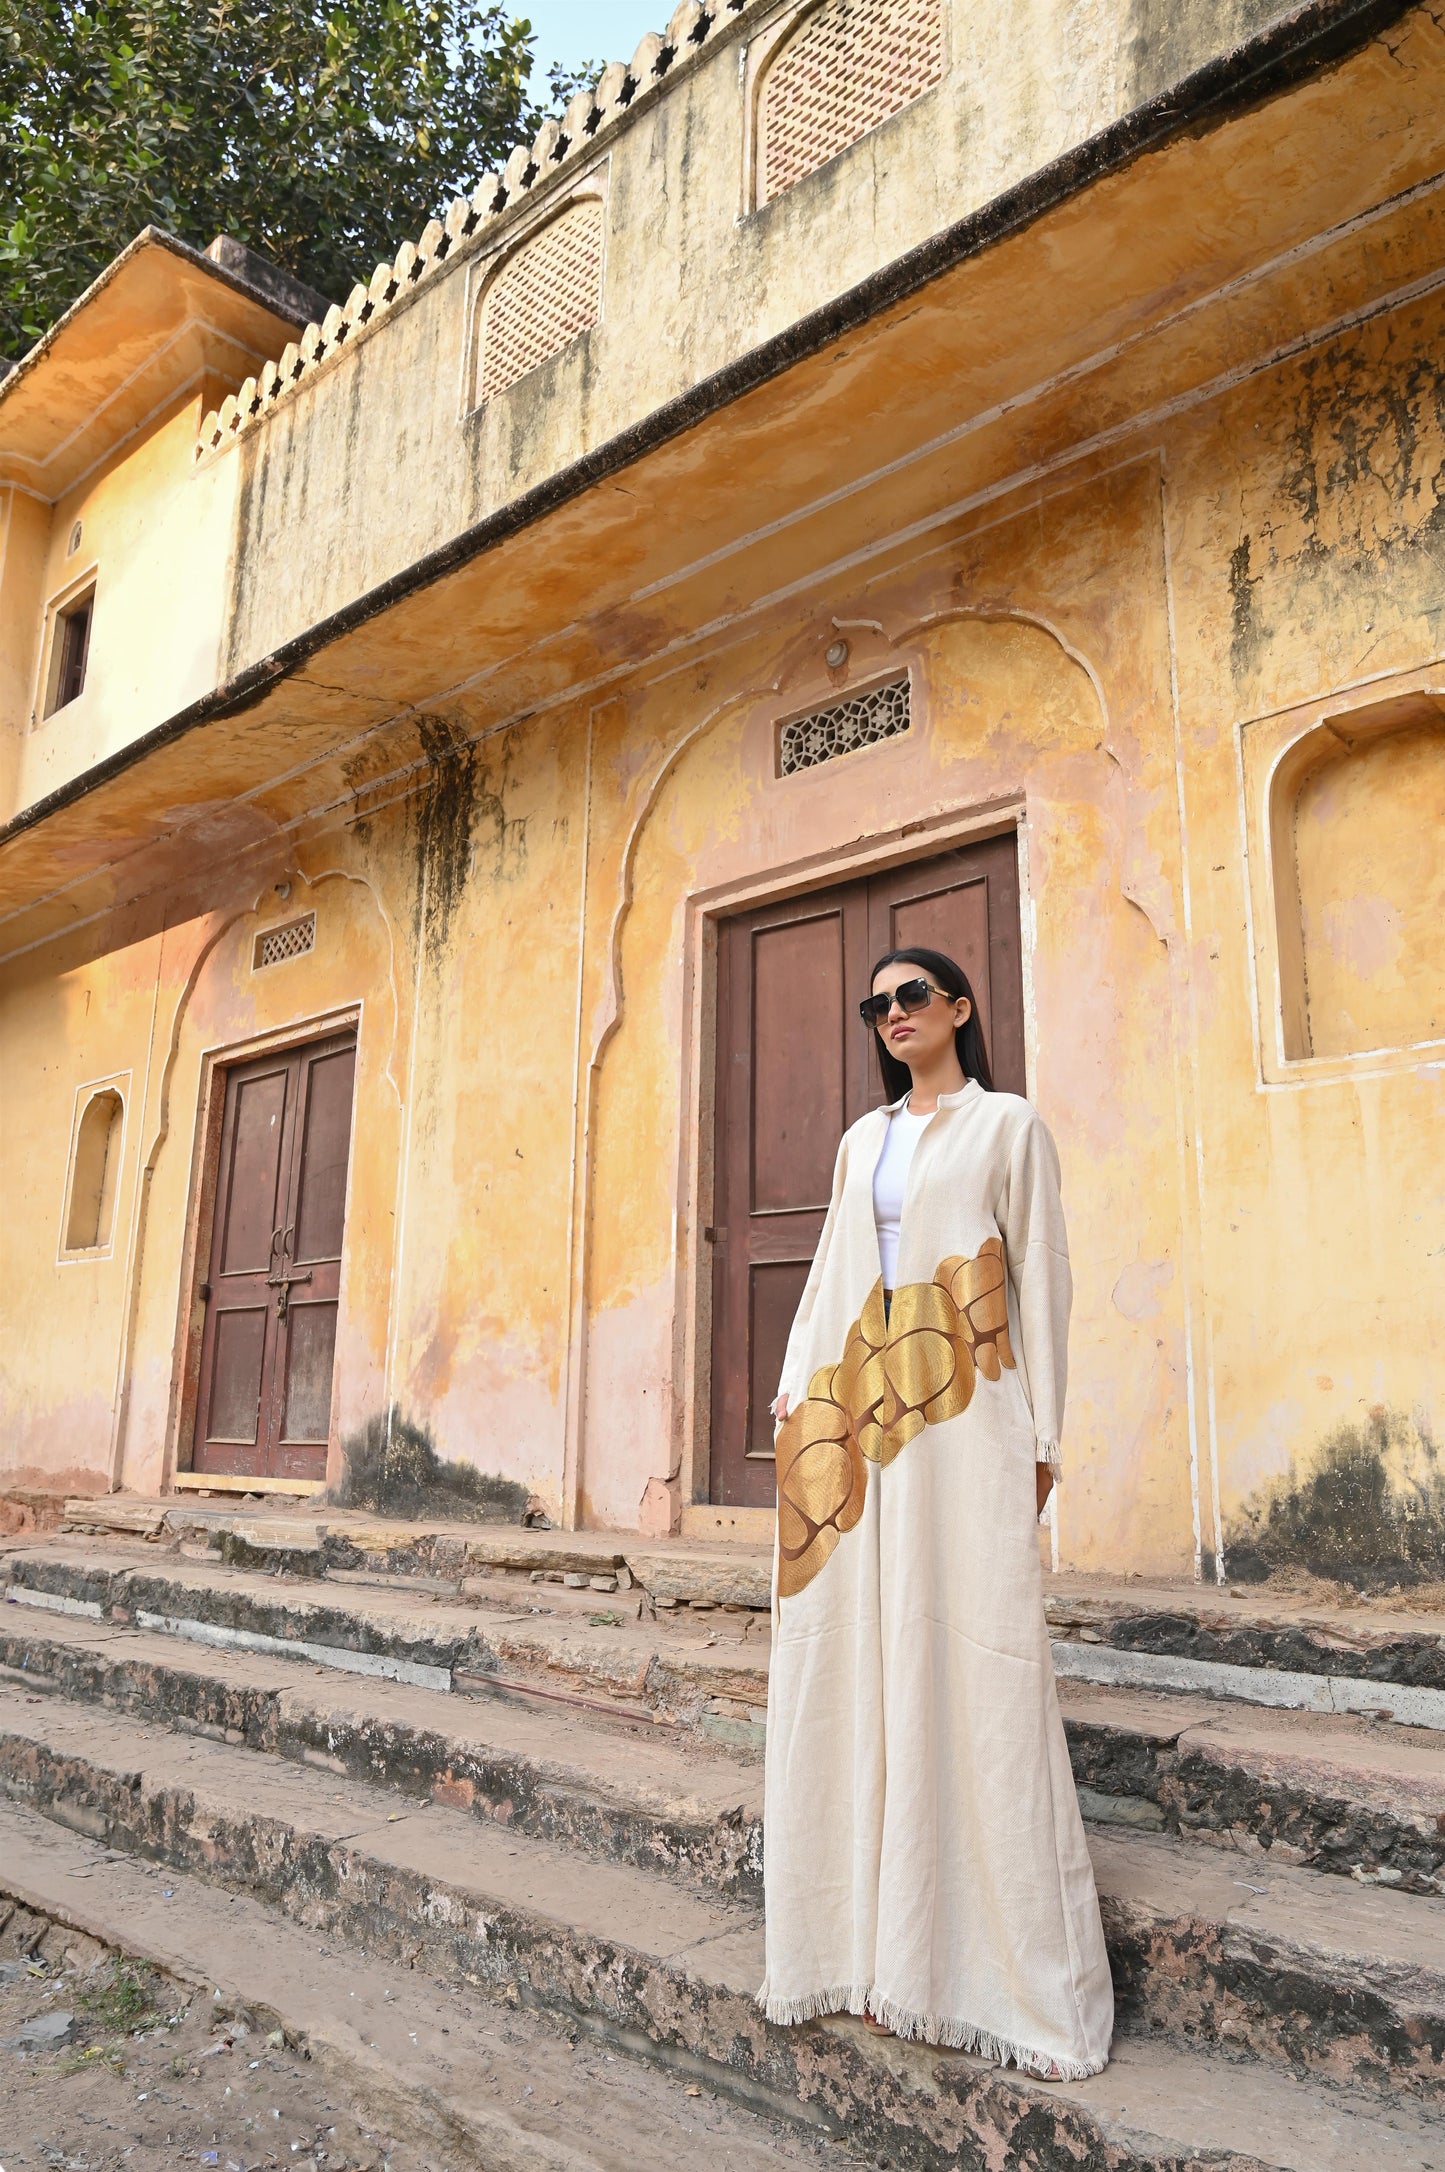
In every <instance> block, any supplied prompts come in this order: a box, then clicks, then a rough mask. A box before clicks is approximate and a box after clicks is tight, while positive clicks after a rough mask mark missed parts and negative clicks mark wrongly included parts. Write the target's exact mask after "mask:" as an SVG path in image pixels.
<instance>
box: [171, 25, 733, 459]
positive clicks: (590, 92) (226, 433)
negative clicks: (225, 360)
mask: <svg viewBox="0 0 1445 2172" xmlns="http://www.w3.org/2000/svg"><path fill="white" fill-rule="evenodd" d="M748 5H749V0H711V5H704V4H703V0H681V4H680V5H679V6H677V7H675V8H674V9H673V11H672V14H671V16H670V17H669V18H668V23H667V28H666V29H665V30H663V31H656V30H650V31H648V33H647V35H646V36H645V37H644V38H643V39H642V41H641V43H640V44H639V45H638V48H637V50H636V52H635V53H634V54H633V56H632V59H631V61H630V62H624V61H620V60H614V61H611V62H610V63H609V64H608V66H607V67H605V68H604V69H603V70H602V73H601V74H600V75H599V77H598V78H597V81H596V82H595V83H594V84H593V85H592V86H591V87H590V89H586V90H579V91H578V93H577V95H576V96H575V97H574V98H573V100H572V101H571V103H570V105H569V106H568V107H567V110H566V112H565V113H564V114H563V115H562V117H561V119H560V120H557V119H555V118H550V119H548V120H545V121H544V122H543V123H542V126H541V128H540V129H539V130H538V132H537V135H536V137H535V139H534V140H533V142H531V143H530V144H519V145H518V146H517V148H516V149H515V150H514V151H513V152H512V154H511V156H510V158H509V159H508V160H507V163H506V165H505V167H504V168H503V170H502V172H501V173H500V174H486V175H484V177H483V179H482V180H481V182H480V183H479V185H478V186H477V187H476V188H475V189H474V190H473V191H472V194H471V195H470V196H469V197H467V196H458V197H457V198H456V199H455V200H454V201H453V202H452V203H450V204H449V205H448V206H447V209H446V213H445V216H444V217H443V218H441V219H431V220H429V221H428V223H427V225H426V227H425V229H424V231H423V232H422V234H421V235H420V237H419V238H418V239H417V240H416V241H414V242H413V241H404V242H403V243H402V245H401V247H400V248H399V249H398V251H397V253H396V256H395V257H394V258H393V260H392V262H391V263H390V264H378V265H377V267H376V270H375V271H374V272H373V273H372V275H371V281H370V283H369V285H367V286H364V287H363V286H360V285H358V286H354V287H353V288H352V290H351V292H350V294H349V295H348V296H347V298H346V301H345V303H344V304H337V303H333V304H332V306H331V308H330V309H328V310H327V312H326V317H325V320H324V322H323V323H321V324H308V325H307V327H306V329H305V331H304V332H303V333H302V334H301V337H300V339H299V341H296V342H295V343H293V344H292V345H290V346H288V347H287V348H286V349H285V351H284V353H283V354H282V355H281V356H280V358H279V359H278V360H277V361H275V362H268V363H267V364H266V365H265V367H264V368H263V369H262V370H261V371H260V373H259V375H257V376H256V377H254V378H251V377H248V378H247V380H246V382H245V384H243V385H242V386H241V388H240V390H239V391H238V392H236V393H234V394H232V395H231V396H230V397H228V398H227V399H226V400H224V401H223V402H222V403H221V406H220V407H219V408H218V409H215V410H213V411H212V413H210V414H209V415H207V416H206V418H205V421H204V422H203V423H202V424H201V428H200V434H199V436H198V438H197V440H196V446H195V453H194V458H195V459H196V460H202V459H204V458H205V457H206V456H207V454H210V453H216V452H220V451H222V450H223V449H224V448H225V447H226V446H227V445H230V444H234V443H235V441H236V439H237V438H239V437H242V436H244V435H245V433H246V432H247V431H248V430H251V429H254V428H255V427H256V425H257V424H258V423H260V422H261V421H263V420H264V419H265V417H266V416H267V415H269V414H271V413H272V412H273V411H274V410H275V409H276V408H277V407H278V406H279V405H280V404H281V403H282V402H283V401H286V400H288V399H290V398H291V396H292V395H293V394H294V393H295V392H296V391H297V390H298V389H299V388H300V387H301V386H302V385H303V384H305V383H306V382H307V381H308V380H309V379H310V378H311V377H313V376H314V375H315V373H316V371H317V370H318V369H320V367H321V366H322V364H323V363H325V362H327V361H330V360H331V359H332V358H333V357H335V356H336V355H337V354H339V353H340V352H341V350H342V348H343V347H344V346H345V345H346V343H347V341H348V340H350V339H351V338H352V336H353V334H356V333H360V332H362V331H364V330H366V329H368V328H369V327H371V326H372V325H374V324H376V323H378V322H379V321H380V320H381V318H382V317H384V316H385V315H386V313H387V311H388V310H390V309H391V308H393V307H394V306H395V304H396V302H397V301H398V299H399V298H400V297H401V296H403V295H405V294H408V293H410V292H411V290H412V289H413V288H414V287H417V286H419V285H420V284H421V282H422V281H423V280H424V279H426V278H428V277H429V276H430V274H431V273H433V272H434V271H436V270H437V268H438V267H439V266H440V265H442V264H443V263H445V261H446V259H447V258H448V257H449V256H450V255H451V253H452V252H453V250H455V249H456V248H458V247H459V246H460V245H461V244H462V243H463V242H466V241H471V240H472V239H474V238H475V236H476V235H477V234H479V233H480V232H481V231H482V229H483V228H484V227H486V226H489V225H490V224H492V223H493V221H495V220H497V219H500V218H501V217H502V216H503V214H504V213H506V212H508V211H510V210H513V209H515V207H516V206H517V205H518V204H519V203H521V202H524V201H525V200H526V198H527V197H528V195H529V194H530V193H531V191H532V190H533V189H535V188H536V186H537V184H538V182H539V181H543V180H546V179H548V178H550V176H551V175H552V174H554V173H556V172H557V171H558V170H559V169H560V168H562V167H564V166H566V165H567V164H568V163H569V162H571V161H572V160H574V159H578V158H580V156H581V155H582V154H583V153H584V152H587V151H590V150H591V149H592V146H593V144H594V143H595V141H596V139H597V137H598V135H599V134H600V132H601V131H602V130H603V129H604V128H606V127H608V126H609V125H611V124H612V123H613V122H615V121H618V120H620V119H621V118H622V117H623V116H625V115H626V113H627V112H628V111H629V110H630V108H631V107H632V106H633V105H634V104H635V103H636V101H637V99H638V97H639V96H640V95H641V93H642V92H643V91H645V90H648V89H650V88H652V86H653V85H654V84H657V83H660V82H661V81H662V79H663V78H664V77H665V76H666V75H667V73H668V72H669V70H670V69H671V68H672V67H673V66H674V64H675V63H676V62H677V61H678V60H679V59H680V58H687V57H690V54H691V53H692V52H695V51H698V50H700V49H701V48H702V47H703V46H705V45H706V44H707V43H708V41H709V39H710V38H712V36H713V35H714V34H715V33H716V32H717V31H719V30H722V29H725V28H727V27H728V26H729V25H731V24H732V23H734V22H735V21H736V20H737V18H738V17H739V16H740V15H741V14H742V13H743V11H744V10H745V8H746V7H747V6H748Z"/></svg>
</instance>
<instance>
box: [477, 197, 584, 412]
mask: <svg viewBox="0 0 1445 2172" xmlns="http://www.w3.org/2000/svg"><path fill="white" fill-rule="evenodd" d="M601 302H602V206H601V204H600V203H599V202H598V201H597V200H596V199H595V198H594V197H587V198H584V200H583V201H582V202H581V203H578V204H573V205H572V206H571V208H570V209H569V210H567V211H564V212H561V213H560V214H559V216H558V217H557V218H555V219H553V220H552V222H551V224H550V225H548V226H544V227H543V228H542V231H541V232H540V234H538V235H537V236H536V237H535V238H534V239H533V240H531V241H528V242H524V243H523V244H522V246H521V248H520V249H518V251H517V253H516V255H515V256H513V257H511V258H509V260H508V261H507V262H506V263H505V264H504V265H503V266H502V268H501V270H500V271H499V272H498V273H497V275H496V277H495V278H494V279H493V281H492V283H491V285H490V286H489V287H488V288H487V291H486V294H485V296H484V298H483V301H482V322H481V340H480V348H481V351H480V354H479V357H478V362H477V404H478V406H480V405H481V403H482V402H483V400H489V399H491V398H492V396H493V394H494V393H498V392H505V390H506V388H507V386H508V385H514V384H515V383H516V382H517V379H518V378H519V377H525V376H526V374H527V372H528V371H529V370H534V369H536V368H537V366H538V364H539V363H541V362H545V361H546V360H547V359H548V357H549V356H551V355H554V354H559V353H560V352H561V350H562V349H563V348H564V347H565V346H567V344H568V343H569V341H571V340H574V339H576V337H577V335H578V334H579V333H580V332H585V331H586V330H587V329H588V327H589V326H590V325H594V324H595V323H596V322H597V315H598V310H599V309H600V307H601Z"/></svg>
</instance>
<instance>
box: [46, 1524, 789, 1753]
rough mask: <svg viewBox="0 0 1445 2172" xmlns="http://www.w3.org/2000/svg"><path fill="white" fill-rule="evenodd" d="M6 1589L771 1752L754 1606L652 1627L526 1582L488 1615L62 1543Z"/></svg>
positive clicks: (67, 1607)
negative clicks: (764, 1730)
mask: <svg viewBox="0 0 1445 2172" xmlns="http://www.w3.org/2000/svg"><path fill="white" fill-rule="evenodd" d="M559 1596H560V1597H561V1598H562V1599H565V1600H568V1601H570V1600H571V1599H572V1597H573V1594H571V1593H567V1592H565V1591H563V1592H562V1593H560V1594H559ZM6 1597H7V1598H8V1599H9V1600H11V1601H12V1602H14V1603H15V1604H18V1605H24V1606H28V1607H34V1608H39V1609H41V1610H48V1611H54V1612H60V1613H68V1614H73V1615H75V1616H77V1617H79V1618H82V1619H91V1620H95V1621H123V1622H127V1623H134V1624H136V1625H137V1626H139V1627H142V1628H147V1629H157V1630H161V1631H163V1632H164V1633H166V1634H169V1635H178V1636H184V1637H187V1638H189V1639H190V1640H191V1641H195V1642H204V1643H211V1644H215V1645H217V1646H218V1647H226V1648H229V1649H236V1650H240V1649H247V1650H251V1651H258V1652H269V1653H273V1654H276V1655H280V1656H288V1655H289V1656H300V1657H303V1658H309V1659H312V1660H314V1661H316V1662H317V1663H321V1664H326V1665H330V1666H336V1667H341V1668H344V1669H346V1670H347V1671H348V1672H352V1673H359V1674H371V1675H378V1676H387V1677H389V1678H391V1679H393V1680H396V1681H404V1682H410V1683H412V1684H413V1685H415V1686H416V1687H419V1688H429V1689H448V1688H458V1689H461V1690H463V1691H464V1692H466V1693H469V1694H474V1695H486V1694H510V1695H516V1696H527V1695H532V1696H535V1697H537V1698H539V1699H543V1698H545V1699H547V1700H550V1701H559V1702H567V1703H570V1704H572V1705H574V1706H576V1707H578V1708H580V1709H583V1710H589V1711H592V1712H594V1713H595V1714H597V1715H599V1716H600V1715H601V1714H603V1713H606V1712H608V1711H611V1712H614V1713H615V1714H616V1715H617V1716H623V1715H629V1714H630V1715H631V1716H632V1717H633V1718H635V1719H637V1720H638V1721H640V1722H644V1723H651V1724H661V1725H675V1724H687V1725H690V1726H699V1727H701V1728H702V1730H703V1731H704V1732H720V1733H722V1734H724V1735H734V1734H737V1733H738V1732H739V1730H738V1729H737V1727H736V1726H735V1725H734V1724H733V1723H736V1722H742V1723H743V1726H742V1739H743V1742H744V1745H745V1742H746V1731H747V1728H748V1727H749V1726H751V1725H756V1726H757V1728H758V1742H759V1746H760V1745H761V1719H762V1715H763V1711H764V1708H765V1706H766V1703H767V1658H766V1641H767V1634H768V1624H767V1620H766V1617H763V1618H762V1619H761V1620H760V1619H758V1618H757V1617H755V1616H754V1615H752V1614H751V1613H738V1614H722V1613H719V1614H711V1613H709V1614H705V1615H702V1616H697V1617H694V1614H693V1610H692V1609H690V1608H689V1609H688V1610H686V1616H685V1618H684V1616H683V1615H682V1612H681V1610H679V1614H678V1616H677V1618H676V1619H674V1617H673V1616H672V1615H670V1614H669V1615H667V1616H666V1618H665V1619H663V1620H659V1619H657V1618H656V1617H654V1616H651V1615H649V1616H648V1617H647V1619H646V1620H642V1619H639V1617H638V1615H637V1612H636V1606H637V1604H638V1603H639V1602H636V1601H634V1602H633V1606H632V1607H631V1608H629V1607H628V1606H627V1605H625V1604H624V1603H623V1600H622V1598H617V1599H613V1598H609V1597H608V1596H607V1595H605V1594H597V1595H596V1596H595V1597H593V1598H591V1599H589V1600H588V1602H587V1605H586V1611H585V1612H582V1613H578V1612H577V1611H576V1610H575V1609H574V1608H573V1607H572V1606H571V1605H567V1606H565V1607H563V1608H562V1609H561V1610H560V1611H556V1610H554V1600H553V1596H552V1587H551V1586H550V1585H549V1586H545V1587H533V1586H531V1585H530V1584H526V1583H523V1584H520V1585H518V1586H517V1587H516V1591H515V1596H514V1598H513V1601H512V1611H511V1612H507V1611H506V1610H505V1609H503V1608H501V1607H492V1608H487V1609H485V1610H482V1609H478V1608H475V1607H467V1606H462V1605H458V1604H456V1603H455V1602H451V1601H448V1600H447V1599H445V1598H437V1597H435V1596H432V1595H429V1594H428V1593H426V1592H422V1591H416V1590H405V1591H403V1590H385V1591H383V1590H376V1589H373V1588H371V1587H369V1586H368V1587H358V1586H351V1585H348V1586H345V1587H342V1586H333V1585H331V1584H327V1585H325V1586H320V1587H318V1586H317V1585H315V1584H312V1583H306V1582H303V1583H296V1582H293V1581H290V1580H289V1579H286V1578H283V1577H277V1576H268V1575H260V1574H254V1573H242V1572H237V1571H233V1570H228V1569H225V1568H222V1567H219V1566H213V1565H211V1564H210V1563H202V1562H189V1561H184V1562H183V1561H178V1560H174V1559H172V1558H170V1557H166V1556H160V1557H155V1556H152V1557H150V1558H146V1557H144V1556H136V1555H132V1554H126V1553H123V1552H120V1551H116V1550H105V1551H100V1550H95V1549H85V1550H78V1549H71V1550H68V1551H63V1550H60V1549H58V1548H50V1549H26V1550H21V1551H15V1552H12V1554H11V1556H10V1560H9V1580H8V1583H7V1585H6ZM752 1714H756V1715H757V1720H756V1722H753V1721H751V1720H750V1717H749V1716H750V1715H752ZM710 1723H718V1724H717V1725H712V1724H710Z"/></svg>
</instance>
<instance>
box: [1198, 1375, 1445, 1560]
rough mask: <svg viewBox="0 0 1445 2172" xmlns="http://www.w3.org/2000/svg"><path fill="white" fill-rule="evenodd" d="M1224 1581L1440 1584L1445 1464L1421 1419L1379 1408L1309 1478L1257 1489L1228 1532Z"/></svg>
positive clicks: (1341, 1438) (1329, 1441) (1333, 1440)
mask: <svg viewBox="0 0 1445 2172" xmlns="http://www.w3.org/2000/svg"><path fill="white" fill-rule="evenodd" d="M1225 1544H1226V1555H1225V1559H1226V1562H1227V1564H1228V1569H1229V1577H1230V1581H1231V1583H1263V1582H1264V1581H1265V1580H1266V1578H1268V1577H1270V1576H1273V1575H1276V1574H1278V1573H1280V1572H1282V1571H1299V1570H1301V1569H1303V1570H1305V1571H1307V1572H1308V1573H1309V1574H1310V1575H1313V1576H1322V1577H1329V1578H1331V1579H1333V1580H1334V1581H1335V1582H1336V1583H1341V1584H1349V1585H1352V1586H1353V1587H1354V1589H1355V1590H1356V1591H1360V1592H1381V1591H1390V1590H1394V1589H1396V1588H1397V1587H1398V1588H1411V1587H1414V1586H1416V1585H1419V1584H1433V1583H1439V1582H1445V1465H1442V1458H1441V1455H1440V1451H1439V1449H1438V1448H1437V1447H1436V1445H1435V1442H1434V1440H1433V1439H1432V1437H1431V1434H1430V1430H1429V1427H1428V1424H1427V1422H1426V1420H1425V1419H1424V1417H1423V1416H1421V1415H1419V1414H1418V1413H1417V1414H1416V1415H1415V1416H1414V1417H1413V1418H1412V1417H1407V1416H1406V1415H1405V1413H1404V1412H1403V1411H1398V1410H1386V1409H1384V1408H1383V1406H1380V1405H1377V1406H1376V1407H1375V1408H1374V1409H1373V1410H1372V1411H1370V1413H1369V1415H1368V1417H1367V1418H1366V1419H1365V1422H1364V1424H1363V1425H1341V1426H1337V1427H1336V1428H1335V1430H1334V1432H1332V1433H1330V1434H1327V1435H1326V1437H1325V1439H1324V1441H1323V1442H1322V1443H1321V1445H1320V1450H1319V1455H1318V1458H1317V1460H1316V1461H1315V1463H1314V1466H1313V1468H1312V1469H1311V1470H1310V1471H1309V1472H1308V1474H1307V1475H1302V1474H1301V1473H1300V1472H1299V1471H1297V1470H1294V1469H1292V1470H1291V1471H1290V1474H1289V1476H1288V1477H1287V1478H1280V1479H1276V1480H1275V1481H1274V1483H1273V1484H1272V1485H1270V1486H1266V1487H1261V1489H1260V1490H1259V1492H1257V1493H1256V1494H1255V1495H1254V1496H1253V1497H1252V1499H1250V1500H1248V1501H1246V1502H1245V1504H1244V1507H1243V1509H1242V1510H1241V1512H1240V1515H1239V1518H1238V1520H1237V1522H1236V1524H1235V1526H1234V1529H1233V1530H1232V1532H1229V1533H1228V1534H1226V1541H1225Z"/></svg>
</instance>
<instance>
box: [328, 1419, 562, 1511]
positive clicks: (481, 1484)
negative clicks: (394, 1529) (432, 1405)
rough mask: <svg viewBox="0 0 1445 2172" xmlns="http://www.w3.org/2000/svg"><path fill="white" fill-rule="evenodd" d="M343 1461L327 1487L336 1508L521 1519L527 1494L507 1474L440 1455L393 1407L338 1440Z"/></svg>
mask: <svg viewBox="0 0 1445 2172" xmlns="http://www.w3.org/2000/svg"><path fill="white" fill-rule="evenodd" d="M341 1452H342V1455H343V1457H344V1458H345V1466H344V1470H343V1474H342V1478H341V1481H340V1483H339V1484H338V1485H336V1486H334V1487H333V1488H332V1489H331V1493H330V1499H331V1501H332V1502H333V1504H334V1505H335V1506H336V1507H337V1508H365V1509H370V1510H371V1511H372V1512H373V1513H374V1514H377V1515H385V1516H445V1517H446V1518H447V1519H448V1520H449V1521H454V1522H466V1523H521V1522H522V1520H523V1519H524V1517H525V1516H526V1514H527V1510H528V1506H529V1503H530V1501H531V1498H532V1497H531V1495H530V1493H529V1492H528V1490H527V1488H526V1487H525V1486H521V1485H518V1484H517V1483H516V1481H515V1480H513V1479H510V1478H496V1477H492V1476H490V1475H489V1474H488V1473H487V1472H485V1471H479V1470H478V1469H477V1467H476V1465H475V1464H473V1463H452V1462H448V1461H446V1460H445V1459H444V1458H443V1457H441V1456H439V1455H438V1454H437V1451H436V1443H435V1442H434V1441H433V1439H432V1437H431V1434H430V1433H429V1432H428V1431H427V1429H426V1427H425V1426H422V1425H418V1424H417V1423H416V1421H415V1420H414V1419H412V1418H407V1417H403V1415H402V1413H401V1412H400V1411H399V1410H397V1409H396V1408H395V1407H393V1408H392V1409H391V1410H390V1411H389V1412H381V1411H378V1412H377V1413H376V1415H375V1416H374V1417H372V1418H369V1419H368V1420H367V1422H366V1424H365V1426H364V1427H363V1428H362V1430H361V1431H360V1432H359V1433H353V1434H351V1435H350V1437H349V1438H348V1439H347V1440H345V1441H343V1442H342V1448H341Z"/></svg>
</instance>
